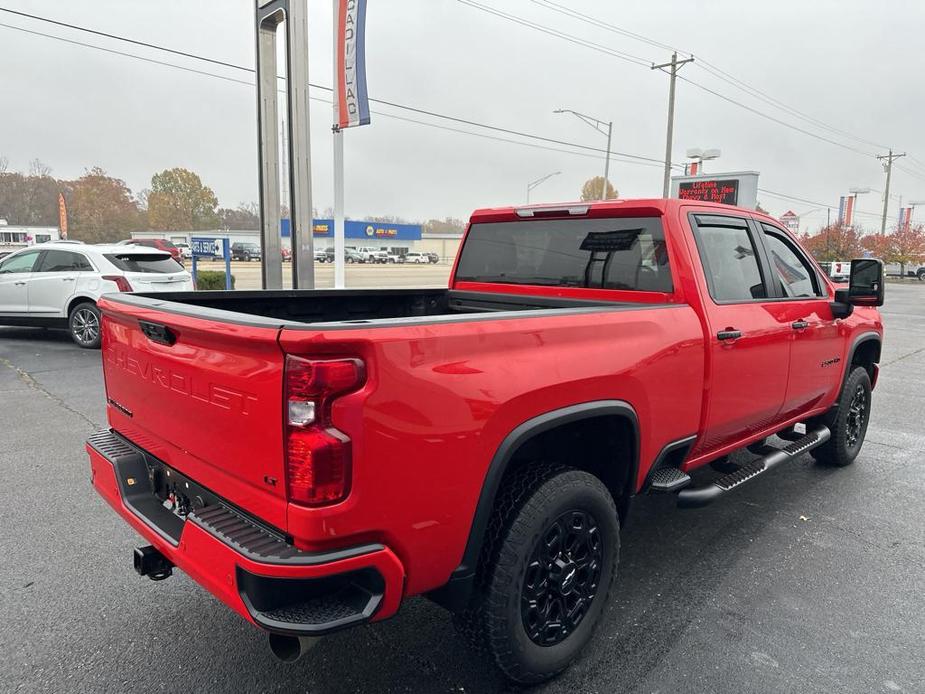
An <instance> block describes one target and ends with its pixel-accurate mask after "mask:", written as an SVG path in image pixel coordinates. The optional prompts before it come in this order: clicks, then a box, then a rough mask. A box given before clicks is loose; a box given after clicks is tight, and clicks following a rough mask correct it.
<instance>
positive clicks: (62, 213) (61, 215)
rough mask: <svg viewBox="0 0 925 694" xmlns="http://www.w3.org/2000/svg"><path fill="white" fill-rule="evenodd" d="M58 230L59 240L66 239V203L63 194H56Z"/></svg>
mask: <svg viewBox="0 0 925 694" xmlns="http://www.w3.org/2000/svg"><path fill="white" fill-rule="evenodd" d="M58 229H60V230H61V238H62V239H67V203H66V202H65V200H64V193H58Z"/></svg>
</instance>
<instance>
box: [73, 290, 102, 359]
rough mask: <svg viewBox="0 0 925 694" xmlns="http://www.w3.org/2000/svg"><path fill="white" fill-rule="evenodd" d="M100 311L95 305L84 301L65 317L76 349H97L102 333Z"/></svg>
mask: <svg viewBox="0 0 925 694" xmlns="http://www.w3.org/2000/svg"><path fill="white" fill-rule="evenodd" d="M101 326H102V323H101V321H100V310H99V309H98V308H97V307H96V304H94V303H93V302H90V301H84V302H82V303H79V304H77V305H76V306H75V307H74V308H72V309H71V312H70V314H68V317H67V329H68V332H69V333H70V335H71V339H72V340H73V341H74V342H75V343H76V344H77V346H78V347H83V348H84V349H99V348H100V342H101V340H102V336H103V332H102V330H101Z"/></svg>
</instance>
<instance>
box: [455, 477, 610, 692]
mask: <svg viewBox="0 0 925 694" xmlns="http://www.w3.org/2000/svg"><path fill="white" fill-rule="evenodd" d="M572 513H577V514H584V516H585V518H586V519H591V520H592V521H593V523H594V524H595V531H596V533H598V535H599V537H598V544H597V545H596V547H599V548H600V561H599V563H598V564H599V569H600V570H599V574H598V579H597V580H596V581H594V584H595V585H596V589H594V591H593V595H592V597H591V598H590V599H589V600H588V601H587V603H586V606H585V612H584V616H583V617H582V618H581V619H580V621H578V622H577V624H575V625H574V630H569V631H568V632H567V635H565V636H562V637H561V640H560V641H558V642H556V643H554V644H551V645H540V644H539V643H537V642H535V641H534V640H532V639H531V637H530V636H529V635H528V633H527V627H526V624H525V620H526V619H527V618H526V617H525V616H524V614H523V612H522V600H523V590H524V588H525V585H526V584H525V582H526V580H527V570H528V565H529V564H530V563H531V559H532V558H533V557H534V556H535V555H534V552H536V551H539V550H538V546H539V543H540V541H541V539H543V538H544V536H545V534H546V533H547V532H548V531H549V530H550V529H551V528H552V527H553V526H555V525H556V523H559V522H561V519H562V518H563V517H570V516H567V514H572ZM619 533H620V523H619V518H618V515H617V509H616V506H615V504H614V500H613V498H612V497H611V495H610V492H609V491H608V490H607V487H605V486H604V484H603V483H602V482H601V481H600V480H599V479H598V478H597V477H594V476H593V475H591V474H589V473H586V472H582V471H580V470H574V469H571V468H567V467H564V466H561V465H556V464H540V465H529V466H525V467H524V468H522V469H521V470H520V471H518V472H517V473H515V474H514V475H513V476H512V477H511V478H510V479H508V480H506V481H505V484H504V486H503V487H502V489H501V490H499V496H498V499H497V500H496V504H495V513H494V514H493V516H492V518H491V520H490V522H489V527H488V530H487V532H486V538H485V546H484V548H483V553H482V558H481V561H480V564H479V573H478V575H477V577H476V586H475V590H474V596H473V598H472V601H471V603H470V605H469V607H468V609H466V610H465V611H464V612H462V613H459V614H457V615H456V616H455V617H454V623H455V624H456V627H457V629H458V630H459V632H460V633H461V634H462V635H463V636H464V637H465V638H466V639H467V640H468V641H469V642H470V643H472V644H473V645H474V646H475V647H476V648H477V649H478V650H479V651H481V652H483V653H487V654H489V655H490V656H491V657H492V658H493V660H494V661H495V664H496V665H497V666H498V668H499V669H500V670H501V671H502V672H503V673H504V675H505V676H507V677H508V678H509V679H511V680H513V681H515V682H519V683H522V684H536V683H538V682H542V681H543V680H546V679H549V678H550V677H554V676H555V675H557V674H559V673H560V672H562V671H563V670H565V669H566V668H567V667H568V666H569V665H570V664H571V663H572V662H573V661H574V660H575V658H577V657H578V654H579V653H580V651H581V650H582V648H583V647H584V646H585V644H586V643H587V642H588V640H590V638H591V636H592V635H593V633H594V630H595V627H596V625H597V623H598V621H599V619H600V616H601V614H602V613H603V611H604V608H605V607H606V605H607V602H608V598H609V594H610V588H611V585H612V584H613V579H614V576H615V575H616V569H617V561H618V559H619V552H620V537H619ZM563 586H564V583H563Z"/></svg>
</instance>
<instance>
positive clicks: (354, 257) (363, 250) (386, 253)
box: [315, 247, 440, 265]
mask: <svg viewBox="0 0 925 694" xmlns="http://www.w3.org/2000/svg"><path fill="white" fill-rule="evenodd" d="M315 260H316V261H318V262H319V263H333V262H334V249H333V248H325V249H323V250H322V249H318V250H316V251H315ZM344 262H346V263H369V264H381V265H386V264H388V263H397V264H404V263H407V264H411V265H427V264H436V263H439V262H440V256H439V255H437V254H436V253H419V252H416V251H410V252H408V253H405V254H401V253H395V252H393V251H390V250H389V249H387V248H371V247H360V248H352V247H348V248H345V249H344Z"/></svg>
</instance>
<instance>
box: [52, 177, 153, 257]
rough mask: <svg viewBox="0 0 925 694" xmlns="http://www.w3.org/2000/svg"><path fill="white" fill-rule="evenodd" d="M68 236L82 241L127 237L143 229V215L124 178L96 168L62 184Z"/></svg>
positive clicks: (97, 241)
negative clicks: (65, 204)
mask: <svg viewBox="0 0 925 694" xmlns="http://www.w3.org/2000/svg"><path fill="white" fill-rule="evenodd" d="M65 185H66V192H65V196H66V198H67V206H68V217H69V220H70V223H69V236H70V238H72V239H76V240H79V241H85V242H86V243H106V242H111V241H119V240H121V239H127V238H128V237H129V235H130V233H131V232H133V231H138V230H139V229H142V228H144V216H143V214H142V213H141V211H140V210H139V209H138V203H137V201H136V200H135V197H134V196H133V195H132V191H131V190H129V187H128V186H127V185H125V181H122V180H120V179H118V178H112V177H111V176H108V175H106V172H105V171H103V169H101V168H99V167H94V168H92V169H90V170H89V171H87V172H86V173H84V175H83V176H81V177H80V178H78V179H77V180H76V181H70V182H68V183H66V184H65Z"/></svg>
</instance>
